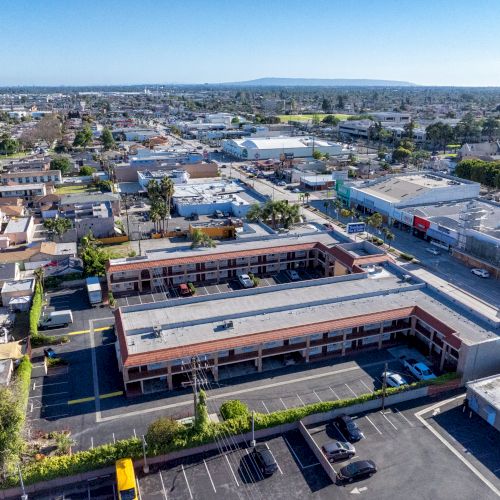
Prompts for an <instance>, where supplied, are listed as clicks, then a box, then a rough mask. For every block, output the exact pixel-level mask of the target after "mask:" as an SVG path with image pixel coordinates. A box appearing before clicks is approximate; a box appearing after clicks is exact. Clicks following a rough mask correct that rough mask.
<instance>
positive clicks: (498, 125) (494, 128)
mask: <svg viewBox="0 0 500 500" xmlns="http://www.w3.org/2000/svg"><path fill="white" fill-rule="evenodd" d="M482 133H483V135H486V136H487V137H488V140H489V141H493V140H494V139H498V137H499V134H500V121H499V120H498V118H495V117H493V116H490V117H488V118H486V120H485V121H484V123H483V129H482Z"/></svg>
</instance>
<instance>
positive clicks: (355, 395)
mask: <svg viewBox="0 0 500 500" xmlns="http://www.w3.org/2000/svg"><path fill="white" fill-rule="evenodd" d="M344 385H345V386H346V387H347V388H348V389H349V390H350V391H351V392H352V393H353V394H354V397H356V398H357V397H358V395H357V394H356V393H355V392H354V391H353V390H352V389H351V388H350V387H349V386H348V385H347V384H344Z"/></svg>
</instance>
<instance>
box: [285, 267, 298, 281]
mask: <svg viewBox="0 0 500 500" xmlns="http://www.w3.org/2000/svg"><path fill="white" fill-rule="evenodd" d="M285 274H286V275H287V276H288V277H289V278H290V279H291V280H292V281H299V280H300V276H299V273H298V272H297V271H294V270H293V269H287V270H286V271H285Z"/></svg>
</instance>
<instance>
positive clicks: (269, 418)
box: [3, 373, 459, 488]
mask: <svg viewBox="0 0 500 500" xmlns="http://www.w3.org/2000/svg"><path fill="white" fill-rule="evenodd" d="M451 381H457V382H458V381H459V376H458V375H457V374H455V373H451V374H445V375H442V376H441V377H438V378H436V379H434V380H429V381H421V382H415V383H413V384H409V385H407V386H403V387H401V388H387V389H386V397H390V396H393V395H396V394H400V393H404V392H409V391H413V390H415V389H419V388H423V387H426V386H441V385H447V384H449V383H450V382H451ZM381 397H382V391H381V390H377V391H374V392H373V393H369V394H364V395H361V396H359V397H356V398H352V399H345V400H337V401H325V402H318V403H314V404H310V405H305V406H302V407H299V408H290V409H288V410H282V411H277V412H273V413H269V414H261V413H255V429H256V430H261V429H271V428H274V427H276V428H278V427H279V426H280V425H283V424H289V423H294V422H298V421H299V420H302V419H303V418H305V417H308V416H310V415H313V414H323V413H326V412H330V411H332V410H337V409H342V408H347V407H350V406H354V405H362V404H363V403H366V402H369V401H373V400H377V399H378V400H379V399H381ZM413 397H419V396H413ZM198 411H200V410H198ZM221 413H222V415H223V417H224V418H226V420H224V421H223V422H219V423H207V424H206V425H202V426H184V425H181V424H179V423H177V422H175V421H173V420H171V419H169V418H167V417H164V418H163V419H160V420H157V421H156V422H153V424H151V426H150V428H149V430H148V433H147V435H146V442H147V443H148V448H147V451H148V456H149V457H155V456H159V455H165V454H168V453H172V452H175V451H180V450H186V449H190V448H195V447H198V446H201V445H206V444H207V443H213V442H214V441H216V440H217V439H218V438H223V437H227V436H228V435H237V434H243V433H247V432H249V431H250V430H251V426H252V425H251V415H250V412H249V411H248V408H247V407H246V405H244V404H243V403H241V402H240V401H237V400H234V401H227V402H225V403H223V405H222V407H221ZM124 457H130V458H133V459H140V458H142V443H141V440H140V439H138V438H131V439H127V440H122V441H117V442H116V443H115V444H109V445H104V446H99V447H97V448H94V449H91V450H87V451H81V452H77V453H74V454H73V455H64V456H54V457H46V458H42V459H40V460H34V461H32V462H30V463H25V464H24V465H23V467H22V474H23V479H24V482H25V484H33V483H37V482H41V481H48V480H51V479H55V478H59V477H63V476H73V475H77V474H82V473H85V472H88V471H94V470H97V469H101V468H104V467H107V466H111V465H113V464H114V462H115V461H116V460H117V459H119V458H124ZM18 480H19V478H18V476H17V475H16V474H11V475H10V476H9V477H8V478H7V479H6V480H5V481H4V482H3V487H4V488H7V487H13V486H15V485H17V484H18Z"/></svg>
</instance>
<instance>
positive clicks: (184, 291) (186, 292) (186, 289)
mask: <svg viewBox="0 0 500 500" xmlns="http://www.w3.org/2000/svg"><path fill="white" fill-rule="evenodd" d="M179 294H180V295H183V296H188V295H191V290H190V289H189V287H188V286H187V285H186V283H182V284H180V285H179Z"/></svg>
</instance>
